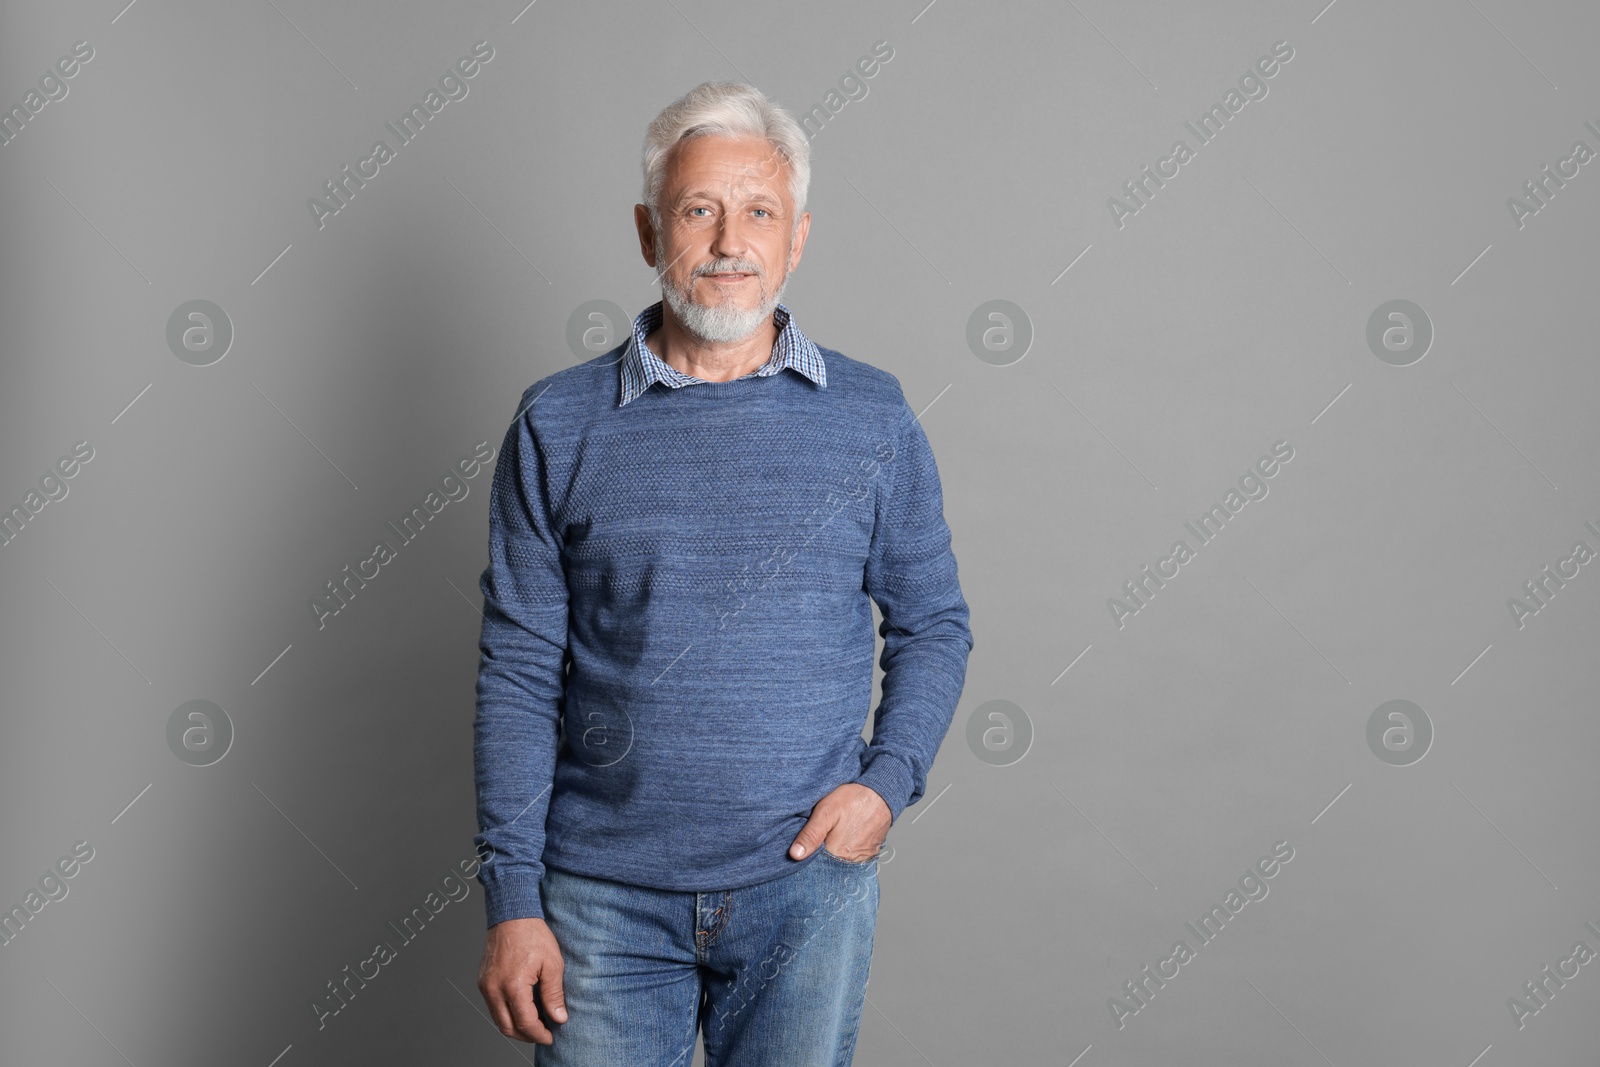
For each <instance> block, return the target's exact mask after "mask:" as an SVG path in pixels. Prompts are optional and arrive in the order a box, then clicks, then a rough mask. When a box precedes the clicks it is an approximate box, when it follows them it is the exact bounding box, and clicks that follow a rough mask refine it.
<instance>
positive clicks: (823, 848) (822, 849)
mask: <svg viewBox="0 0 1600 1067" xmlns="http://www.w3.org/2000/svg"><path fill="white" fill-rule="evenodd" d="M880 851H881V850H880ZM817 852H818V854H819V855H823V856H826V857H828V858H829V859H830V860H832V861H833V862H835V863H842V864H844V866H846V867H870V866H872V865H873V864H874V863H877V862H878V856H877V854H876V853H874V854H873V855H871V856H868V857H867V858H866V859H864V860H847V859H845V858H844V857H843V856H836V855H834V854H833V853H832V852H829V851H828V843H827V842H826V841H824V842H823V843H822V844H821V845H820V846H818V848H817Z"/></svg>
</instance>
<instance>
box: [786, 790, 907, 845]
mask: <svg viewBox="0 0 1600 1067" xmlns="http://www.w3.org/2000/svg"><path fill="white" fill-rule="evenodd" d="M893 822H894V816H893V815H892V814H891V813H890V811H889V805H888V804H886V803H885V802H884V799H883V798H882V797H880V796H879V795H878V794H877V792H876V791H875V790H873V789H871V788H869V787H868V786H864V785H861V784H859V783H857V782H846V783H845V784H844V785H841V786H840V787H839V788H837V789H835V790H834V791H833V792H831V793H829V794H828V795H827V796H825V797H823V798H822V799H821V800H819V801H817V803H816V806H815V807H813V808H812V809H811V818H810V819H808V820H807V821H806V824H805V825H804V826H802V827H801V828H800V833H799V834H798V835H797V836H796V837H795V839H794V843H793V844H792V845H790V846H789V855H790V856H791V857H792V858H794V859H802V858H804V857H805V855H806V854H807V853H809V852H812V851H814V850H815V849H816V848H817V846H819V845H821V844H824V843H826V844H827V846H828V851H829V852H831V853H833V854H834V855H835V856H838V857H839V858H840V859H842V860H849V861H851V862H852V863H865V862H866V861H867V860H869V859H871V858H872V857H873V856H876V855H877V854H878V849H879V848H881V847H882V846H883V839H884V838H885V837H887V836H888V835H889V826H890V824H891V823H893Z"/></svg>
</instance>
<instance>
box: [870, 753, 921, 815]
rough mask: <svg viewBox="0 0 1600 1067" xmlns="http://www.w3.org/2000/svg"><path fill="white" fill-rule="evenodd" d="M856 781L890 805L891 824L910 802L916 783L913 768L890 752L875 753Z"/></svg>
mask: <svg viewBox="0 0 1600 1067" xmlns="http://www.w3.org/2000/svg"><path fill="white" fill-rule="evenodd" d="M856 781H857V783H859V784H861V785H864V786H866V787H867V788H868V789H871V790H872V791H873V792H874V793H877V794H878V795H879V796H880V797H882V798H883V802H884V803H885V804H887V805H889V822H890V825H891V826H892V825H893V824H894V823H895V822H896V821H897V820H899V818H900V813H901V812H902V811H904V810H905V808H906V805H907V804H908V803H910V800H911V792H912V790H913V788H915V785H916V783H915V782H913V781H912V778H911V768H909V767H907V766H906V764H905V761H904V760H901V759H899V758H898V757H896V756H895V755H894V754H892V753H889V752H878V753H876V754H874V755H873V756H872V761H871V762H870V763H868V764H867V767H866V769H865V770H864V771H862V772H861V777H859V778H857V779H856Z"/></svg>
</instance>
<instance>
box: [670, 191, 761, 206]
mask: <svg viewBox="0 0 1600 1067" xmlns="http://www.w3.org/2000/svg"><path fill="white" fill-rule="evenodd" d="M696 198H699V199H702V200H715V199H717V198H716V196H714V195H713V194H712V193H710V192H709V191H707V190H705V189H691V190H689V191H688V192H686V193H680V194H678V196H677V197H675V198H674V200H673V202H674V203H677V204H681V203H683V202H684V201H685V200H694V199H696ZM745 200H746V202H749V201H754V200H766V201H769V202H770V203H774V204H778V205H779V206H782V204H783V201H782V200H780V199H779V198H778V197H777V196H776V195H774V194H772V193H769V192H767V191H766V190H762V191H760V192H758V193H755V194H754V195H752V196H748V197H746V198H745Z"/></svg>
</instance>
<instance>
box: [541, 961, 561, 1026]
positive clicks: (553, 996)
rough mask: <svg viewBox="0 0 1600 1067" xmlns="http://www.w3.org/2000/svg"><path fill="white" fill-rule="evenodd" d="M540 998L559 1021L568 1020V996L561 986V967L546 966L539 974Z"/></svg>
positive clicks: (546, 1008)
mask: <svg viewBox="0 0 1600 1067" xmlns="http://www.w3.org/2000/svg"><path fill="white" fill-rule="evenodd" d="M539 999H540V1000H541V1001H543V1002H544V1010H545V1011H546V1012H547V1013H548V1014H549V1016H550V1018H552V1019H554V1020H555V1021H556V1022H558V1023H564V1022H566V1021H567V997H566V994H565V992H563V990H562V988H561V968H560V967H546V968H545V972H544V973H543V974H541V975H540V976H539Z"/></svg>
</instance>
